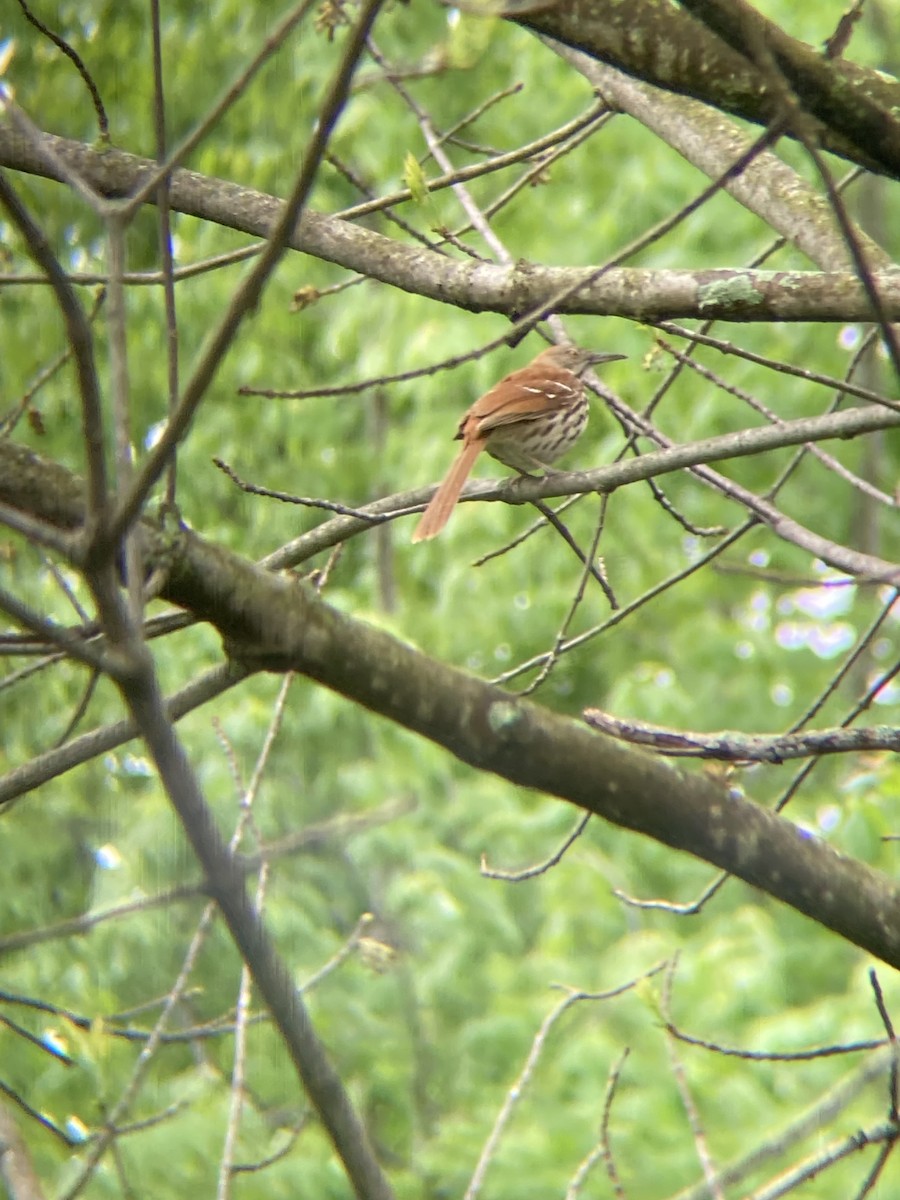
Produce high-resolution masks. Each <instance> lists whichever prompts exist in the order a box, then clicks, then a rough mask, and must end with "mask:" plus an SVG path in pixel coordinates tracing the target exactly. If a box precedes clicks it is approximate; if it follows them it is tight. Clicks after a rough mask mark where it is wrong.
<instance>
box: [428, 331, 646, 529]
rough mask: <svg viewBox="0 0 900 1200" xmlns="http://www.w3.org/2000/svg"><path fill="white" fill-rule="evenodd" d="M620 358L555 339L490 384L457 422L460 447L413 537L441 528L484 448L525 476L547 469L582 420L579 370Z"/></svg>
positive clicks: (578, 431) (571, 439) (571, 440)
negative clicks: (545, 348) (536, 354)
mask: <svg viewBox="0 0 900 1200" xmlns="http://www.w3.org/2000/svg"><path fill="white" fill-rule="evenodd" d="M625 357H626V356H625V355H624V354H606V353H601V352H599V351H594V350H584V349H582V348H581V347H580V346H576V345H574V344H573V343H572V342H561V343H560V344H559V345H557V346H550V347H549V348H548V349H547V350H542V351H541V353H540V354H539V355H538V356H537V357H536V358H534V359H532V361H531V362H530V363H529V364H528V366H527V367H521V368H520V369H519V370H518V371H513V372H511V373H510V374H509V375H505V376H504V377H503V378H502V379H501V380H500V382H499V383H495V384H494V386H493V387H492V388H491V389H490V390H489V391H487V392H485V393H484V395H483V396H481V397H480V398H479V399H478V400H476V401H475V403H474V404H473V405H472V407H471V408H470V409H469V411H468V412H467V413H466V414H465V416H464V417H463V419H462V421H461V422H460V424H459V429H458V431H457V433H456V440H458V441H461V442H462V448H461V449H460V451H459V454H458V455H457V456H456V459H455V460H454V462H453V463H452V464H451V466H450V470H449V471H448V472H447V474H446V475H445V476H444V478H443V480H442V482H441V484H440V485H439V487H438V489H437V491H436V492H435V493H434V495H433V496H432V498H431V501H430V502H429V504H428V507H427V508H426V509H425V511H424V512H423V513H422V516H421V519H420V520H419V523H418V525H417V526H416V528H415V530H414V531H413V535H412V540H413V541H414V542H425V541H428V539H429V538H433V537H437V535H438V534H439V533H440V532H441V530H442V529H443V528H444V526H445V525H446V524H447V522H448V521H449V519H450V514H451V513H452V512H453V509H454V508H455V507H456V502H457V500H458V499H459V494H460V492H461V491H462V488H463V484H464V483H465V482H466V480H467V479H468V478H469V473H470V471H471V470H472V466H473V464H474V462H475V459H476V458H477V457H478V455H479V454H480V453H481V451H482V450H487V452H488V454H490V455H491V457H492V458H496V459H497V460H498V461H499V462H502V463H503V464H504V465H505V466H507V467H512V468H513V469H514V470H516V471H519V472H521V473H522V474H524V475H529V474H531V473H532V472H533V471H535V470H544V471H546V470H549V466H548V464H550V463H552V462H555V461H556V459H558V458H561V457H562V455H563V454H565V453H566V451H567V450H570V449H571V448H572V446H574V445H575V443H576V442H577V441H578V439H579V438H580V437H581V434H582V433H583V432H584V427H585V425H586V424H587V419H588V402H587V396H586V395H585V390H584V383H583V382H582V376H583V375H584V372H585V371H586V370H587V369H588V367H591V366H594V365H595V364H597V363H605V362H614V361H616V360H617V359H621V358H625Z"/></svg>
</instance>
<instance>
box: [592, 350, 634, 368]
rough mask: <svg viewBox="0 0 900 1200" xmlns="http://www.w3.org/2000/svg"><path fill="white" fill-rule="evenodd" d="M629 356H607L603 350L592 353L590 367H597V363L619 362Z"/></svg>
mask: <svg viewBox="0 0 900 1200" xmlns="http://www.w3.org/2000/svg"><path fill="white" fill-rule="evenodd" d="M627 357H628V355H627V354H606V353H605V352H604V351H602V350H597V351H594V350H592V351H590V353H589V355H588V366H591V367H593V366H596V365H597V363H605V362H618V360H619V359H620V358H627Z"/></svg>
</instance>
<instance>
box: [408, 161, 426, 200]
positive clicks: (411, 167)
mask: <svg viewBox="0 0 900 1200" xmlns="http://www.w3.org/2000/svg"><path fill="white" fill-rule="evenodd" d="M403 182H404V183H405V184H406V186H407V187H408V188H409V190H410V192H412V198H413V200H415V202H416V204H422V205H424V204H427V202H428V181H427V180H426V178H425V172H424V171H423V170H422V167H421V164H420V163H419V162H418V160H417V159H416V157H415V155H413V154H412V152H411V151H410V152H409V153H407V155H406V161H405V162H404V164H403Z"/></svg>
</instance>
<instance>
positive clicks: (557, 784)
mask: <svg viewBox="0 0 900 1200" xmlns="http://www.w3.org/2000/svg"><path fill="white" fill-rule="evenodd" d="M2 447H3V443H0V450H2ZM34 469H35V468H34V463H33V462H32V470H34ZM5 474H6V472H5V470H0V479H2V478H3V476H4V475H5ZM144 530H145V534H146V535H147V559H148V561H149V562H150V564H151V565H152V562H153V559H154V554H156V553H160V554H163V555H165V557H166V561H167V564H168V566H169V572H168V575H167V582H166V586H165V590H164V593H163V594H164V596H165V597H166V598H167V599H169V600H170V601H172V602H173V603H175V604H178V605H179V606H181V607H183V608H185V609H187V610H188V611H189V612H191V613H192V614H193V615H194V616H196V617H198V618H200V619H202V620H206V621H209V622H210V623H211V624H213V625H214V626H215V627H216V628H217V629H218V630H219V631H220V633H221V634H222V636H223V638H224V640H225V643H226V646H227V647H228V650H229V652H230V654H231V655H232V656H233V657H235V658H236V659H237V660H238V661H239V662H240V663H241V665H242V666H243V667H245V668H246V669H248V670H274V671H286V670H295V671H298V672H300V673H301V674H304V675H306V676H308V677H309V678H310V679H314V680H316V681H317V682H319V683H321V684H323V685H324V686H326V687H328V688H330V689H332V690H334V691H336V692H339V693H340V694H342V695H344V696H346V697H347V698H348V699H350V700H352V701H354V702H355V703H357V704H361V705H363V706H364V707H366V708H369V709H371V710H372V711H373V712H376V713H378V714H380V715H382V716H385V717H387V718H388V719H389V720H392V721H395V722H396V723H398V724H400V725H402V726H404V727H405V728H407V729H409V730H411V731H412V732H414V733H417V734H419V735H420V736H422V737H426V738H428V739H430V740H431V741H433V742H435V743H437V744H438V745H441V746H443V747H444V748H445V749H447V750H449V751H450V752H451V753H453V754H455V755H456V756H457V757H458V758H459V759H461V760H462V761H463V762H466V763H469V764H471V765H472V766H474V767H476V768H478V769H479V770H483V771H491V772H493V773H495V774H497V775H500V776H502V777H503V778H505V779H508V780H509V781H510V782H512V783H515V784H519V785H522V786H525V787H530V788H535V789H537V790H539V791H543V792H547V793H548V794H550V795H555V796H559V797H560V798H562V799H565V800H569V801H571V802H572V803H573V804H576V805H578V806H579V807H581V808H584V809H586V810H588V811H590V812H593V813H596V814H597V815H598V816H601V817H603V818H604V819H605V820H608V821H610V822H612V823H614V824H617V825H621V826H622V827H624V828H627V829H632V830H635V831H636V832H638V833H643V834H645V835H647V836H649V837H652V838H654V839H656V840H658V841H660V842H663V843H665V844H666V845H669V846H671V847H673V848H675V849H679V850H686V851H687V852H688V853H690V854H693V855H695V856H696V857H698V858H701V859H704V860H705V861H707V862H710V863H713V864H715V865H716V866H719V867H721V868H723V869H724V870H727V871H729V872H731V873H732V874H734V875H736V876H738V877H739V878H741V879H743V880H745V881H746V882H747V883H750V884H752V885H753V886H755V887H758V888H761V889H762V890H763V891H765V892H768V893H769V894H770V895H772V896H774V897H776V898H777V899H780V900H782V901H784V903H786V904H789V905H791V906H792V907H793V908H795V909H797V910H798V911H799V912H802V913H805V914H806V915H807V916H809V917H811V918H813V919H814V920H816V921H818V922H820V923H821V924H822V925H825V926H827V927H828V928H830V929H832V930H834V931H835V932H836V933H838V934H840V935H841V936H842V937H845V938H847V939H848V940H849V941H851V942H853V943H855V944H856V945H859V946H862V947H863V948H864V949H866V950H868V951H870V952H871V953H872V954H874V955H876V956H877V957H879V958H882V959H883V960H884V961H885V962H888V963H890V964H891V965H893V966H898V967H900V887H898V886H897V885H896V884H894V883H893V882H892V881H891V880H889V879H887V878H885V877H884V876H882V875H880V874H879V873H878V872H876V871H872V870H870V869H869V868H868V867H866V866H864V865H862V864H861V863H858V862H855V861H852V860H850V859H847V858H845V857H843V856H842V855H840V854H838V853H836V852H835V851H834V850H832V849H831V847H829V846H828V845H826V844H825V843H824V842H820V841H819V840H818V839H816V838H814V837H812V836H811V835H809V834H807V833H806V832H804V831H803V830H800V829H798V828H797V827H796V826H794V825H792V824H791V823H790V822H788V821H786V820H784V819H783V818H781V817H778V816H775V815H774V814H772V813H770V812H767V811H766V810H764V809H761V808H758V807H757V806H756V805H754V804H752V803H750V802H749V801H747V800H744V799H742V798H741V797H740V796H738V795H736V794H734V793H732V792H730V791H729V790H728V789H727V787H725V786H724V785H723V784H722V783H721V782H718V781H716V780H714V779H712V778H709V777H707V776H706V775H704V774H702V773H697V774H683V773H681V772H680V771H677V770H676V769H674V768H673V767H672V765H671V764H670V763H668V762H666V761H665V760H661V759H658V758H654V757H652V756H650V755H648V754H646V753H644V752H642V751H639V750H634V749H632V748H630V747H626V746H622V745H620V744H619V743H617V742H616V741H615V740H613V739H611V738H608V737H605V736H602V735H600V734H595V733H592V732H590V731H589V730H587V729H586V728H585V727H584V726H583V725H582V724H581V723H580V722H578V721H574V720H571V719H569V718H566V717H562V716H559V715H557V714H555V713H552V712H550V711H549V710H547V709H544V708H542V707H541V706H539V705H537V704H533V703H530V702H527V701H524V700H519V699H515V698H513V697H511V696H509V695H507V694H506V693H504V692H503V691H501V690H500V689H498V688H495V687H491V686H489V685H487V684H485V683H483V682H481V681H480V680H478V679H475V678H473V677H471V676H469V675H467V674H465V673H464V672H462V671H459V670H456V669H455V668H452V667H448V666H444V665H443V664H441V663H438V662H435V661H434V660H433V659H431V658H429V657H428V656H426V655H424V654H422V653H420V652H419V651H417V650H415V649H414V648H412V647H410V646H408V645H407V644H405V643H403V642H401V641H400V640H398V639H396V638H394V637H392V636H391V635H389V634H387V633H385V632H383V631H382V630H379V629H376V628H374V627H372V626H369V625H367V624H365V623H364V622H362V621H358V620H356V619H354V618H352V617H349V616H346V615H345V614H342V613H340V612H338V611H337V610H335V609H333V608H331V607H330V606H329V605H327V604H325V603H324V602H323V601H322V600H321V599H320V598H319V597H318V596H317V595H316V594H315V593H314V592H313V590H312V589H310V588H308V587H306V586H304V585H302V584H299V583H298V582H297V580H296V579H294V578H289V577H286V576H283V575H275V574H272V573H271V572H269V571H265V570H263V569H261V568H259V567H257V566H254V565H253V564H251V563H248V562H246V561H245V560H243V559H241V558H239V557H238V556H237V555H235V554H232V553H231V552H229V551H227V550H224V549H222V548H220V547H218V546H215V545H213V544H212V543H209V542H206V541H204V540H203V539H202V538H200V537H198V536H197V535H195V534H193V533H191V532H189V531H184V532H183V533H182V535H181V537H180V539H179V542H178V545H177V546H175V547H173V546H172V545H171V543H170V542H169V541H168V540H167V539H166V537H165V535H164V534H162V533H160V534H158V535H156V534H154V532H153V528H152V526H150V525H149V524H145V526H144Z"/></svg>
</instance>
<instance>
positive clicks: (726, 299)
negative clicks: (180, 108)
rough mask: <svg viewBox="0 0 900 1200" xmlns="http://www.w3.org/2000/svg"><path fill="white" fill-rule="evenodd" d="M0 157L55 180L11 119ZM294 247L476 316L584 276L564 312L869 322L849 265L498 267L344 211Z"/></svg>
mask: <svg viewBox="0 0 900 1200" xmlns="http://www.w3.org/2000/svg"><path fill="white" fill-rule="evenodd" d="M45 141H46V143H47V144H48V145H50V146H51V147H52V148H53V150H54V154H55V155H57V156H59V157H60V158H61V159H62V160H63V161H66V162H69V163H70V164H71V165H72V166H73V167H75V168H77V170H78V172H79V173H80V174H81V175H82V176H83V177H84V178H85V179H87V180H88V181H89V182H90V184H91V186H92V187H95V188H96V189H97V190H98V191H100V192H102V193H103V194H104V195H106V196H116V195H118V196H121V195H124V194H127V193H129V192H131V191H133V190H134V189H135V188H137V187H138V186H140V184H141V183H142V181H143V180H144V179H145V177H146V176H147V174H148V173H149V172H152V171H154V170H155V166H156V164H155V163H153V162H152V161H151V160H149V159H142V158H138V157H136V156H135V155H131V154H125V153H124V152H122V151H119V150H107V151H105V152H99V151H96V150H94V149H93V148H91V147H90V146H86V145H83V144H82V143H80V142H73V141H68V140H66V139H65V138H58V137H52V136H51V135H49V134H48V135H45ZM0 164H6V165H9V166H11V167H14V168H16V169H17V170H21V171H26V172H29V173H31V174H36V175H42V176H45V177H46V178H50V179H54V178H58V173H56V172H55V170H54V167H53V162H52V159H50V158H45V157H43V156H42V155H41V154H39V153H38V152H37V151H36V150H35V148H34V146H33V145H32V143H31V142H30V141H28V140H27V139H25V138H24V137H22V136H21V135H19V134H18V133H17V132H16V131H15V130H14V129H12V128H10V127H9V126H2V125H0ZM170 202H171V207H172V210H173V211H175V212H182V213H187V214H189V215H191V216H195V217H200V218H201V219H203V220H208V221H214V222H216V223H218V224H221V225H224V226H226V227H228V228H231V229H238V230H241V231H242V232H244V233H248V234H252V235H254V236H256V237H262V238H265V237H268V236H269V234H270V233H271V231H272V229H273V228H274V226H275V224H276V223H277V221H278V217H279V215H280V213H281V211H282V203H281V201H280V200H278V199H277V198H276V197H274V196H268V195H266V194H265V193H262V192H255V191H253V190H251V189H250V188H244V187H240V186H238V185H237V184H234V183H229V182H227V181H226V180H221V179H215V178H212V177H210V176H205V175H200V174H198V173H196V172H194V171H176V172H175V173H174V175H173V176H172V181H171V191H170ZM288 246H289V248H291V249H293V250H299V251H301V252H303V253H304V254H311V255H313V256H314V257H316V258H321V259H324V260H325V261H326V262H331V263H335V264H337V265H338V266H341V267H345V268H347V269H348V270H350V271H356V272H360V273H361V274H364V275H367V276H369V278H372V279H377V280H380V281H381V282H382V283H387V284H390V285H391V286H392V287H397V288H400V289H402V290H403V291H406V292H410V293H412V294H414V295H417V296H423V297H426V298H428V299H431V300H436V301H439V302H440V303H442V304H454V305H456V306H457V307H459V308H462V309H465V310H467V311H469V312H498V313H504V314H506V315H508V316H510V317H513V318H515V317H518V316H520V315H521V314H523V313H525V312H529V311H531V310H534V309H538V308H540V307H541V305H543V304H546V303H547V301H548V300H549V299H550V298H551V297H552V296H554V295H557V294H558V293H559V292H561V291H563V290H564V289H565V288H567V287H572V286H573V285H575V284H577V282H578V281H579V280H584V281H585V284H584V286H583V287H582V288H581V289H580V290H578V291H577V292H575V293H574V294H570V295H569V296H568V297H567V298H566V299H565V300H563V301H561V302H560V303H559V304H558V305H556V306H555V311H557V312H560V313H588V314H592V315H595V316H621V317H631V318H632V319H634V320H645V321H661V320H667V319H671V318H681V319H687V318H691V317H695V318H701V319H704V320H724V321H742V322H756V321H766V322H768V321H828V322H836V321H839V322H845V321H869V320H871V319H872V317H873V313H872V309H871V305H870V304H869V301H868V299H867V298H866V294H865V290H864V288H863V287H862V286H861V284H860V283H859V281H858V280H857V278H856V277H855V275H853V274H852V273H851V272H849V271H848V272H828V273H825V272H822V273H819V272H807V271H753V270H741V269H737V270H735V269H730V268H729V269H722V270H704V271H664V270H639V269H624V268H618V269H615V270H609V271H604V273H603V274H602V275H600V276H598V268H597V267H577V268H562V267H541V266H535V265H531V264H529V263H521V262H520V263H514V264H512V265H511V266H494V265H492V264H488V263H477V262H472V261H465V262H463V261H459V260H456V259H453V258H450V257H448V256H447V255H444V254H438V253H435V252H433V251H430V250H425V249H422V248H421V247H416V246H408V245H405V244H403V243H401V242H397V241H394V240H393V239H392V238H389V237H385V236H384V235H382V234H380V233H375V232H373V231H372V230H370V229H364V228H361V227H357V226H355V225H353V224H352V223H351V222H349V221H345V220H342V219H341V218H339V217H329V216H323V215H322V214H320V213H314V212H308V211H307V212H306V213H304V215H303V217H302V219H301V221H300V222H299V224H298V226H297V227H296V228H295V230H294V231H293V233H292V234H291V236H290V237H289V238H288ZM876 282H877V284H878V288H879V292H880V294H881V297H882V299H883V302H884V305H885V307H886V308H887V310H888V314H889V316H890V317H891V319H895V320H900V273H897V272H894V273H885V274H881V275H878V276H876Z"/></svg>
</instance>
